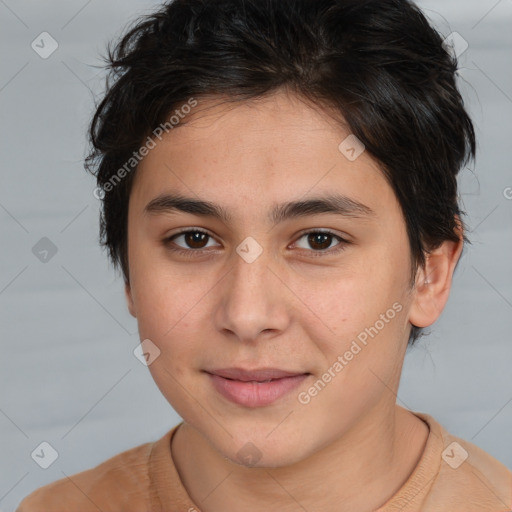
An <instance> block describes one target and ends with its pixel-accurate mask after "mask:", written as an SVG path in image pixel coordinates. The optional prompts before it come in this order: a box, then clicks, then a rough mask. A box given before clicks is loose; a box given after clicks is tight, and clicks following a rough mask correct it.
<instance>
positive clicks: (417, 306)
mask: <svg viewBox="0 0 512 512" xmlns="http://www.w3.org/2000/svg"><path fill="white" fill-rule="evenodd" d="M457 225H458V227H457V230H456V233H457V236H458V237H459V240H458V242H453V241H451V240H445V241H444V242H443V243H442V244H441V245H440V246H439V247H438V248H437V249H433V250H432V251H431V252H429V253H428V254H427V255H426V262H425V268H420V269H418V273H417V275H416V282H415V287H414V290H413V292H412V293H413V295H414V299H413V302H412V306H411V309H410V312H409V322H410V323H411V324H412V325H415V326H416V327H428V326H429V325H432V324H433V323H434V322H435V321H436V320H437V319H438V318H439V316H440V315H441V312H442V311H443V309H444V307H445V305H446V302H447V301H448V296H449V294H450V288H451V284H452V277H453V272H454V271H455V267H456V265H457V262H458V260H459V258H460V255H461V253H462V248H463V245H464V241H463V228H462V224H461V223H460V220H459V219H458V218H457Z"/></svg>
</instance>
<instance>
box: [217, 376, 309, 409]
mask: <svg viewBox="0 0 512 512" xmlns="http://www.w3.org/2000/svg"><path fill="white" fill-rule="evenodd" d="M208 375H209V376H210V378H211V380H212V383H213V385H214V387H215V389H216V390H217V391H218V392H219V393H220V394H221V395H223V396H224V397H225V398H227V399H228V400H231V401H232V402H235V403H236V404H239V405H244V406H246V407H263V406H265V405H269V404H271V403H272V402H275V401H276V400H278V399H279V398H281V397H283V396H284V395H286V394H287V393H289V392H290V391H292V390H293V389H295V388H296V387H297V386H299V385H300V384H301V383H302V382H303V381H304V379H306V377H308V375H294V376H293V377H283V378H282V379H275V380H272V381H271V382H262V383H257V382H243V381H241V380H230V379H225V378H224V377H220V376H219V375H212V374H211V373H210V374H208Z"/></svg>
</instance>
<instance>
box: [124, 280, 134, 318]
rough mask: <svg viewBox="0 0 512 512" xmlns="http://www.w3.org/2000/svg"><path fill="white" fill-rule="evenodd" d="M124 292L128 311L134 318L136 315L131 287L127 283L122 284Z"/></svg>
mask: <svg viewBox="0 0 512 512" xmlns="http://www.w3.org/2000/svg"><path fill="white" fill-rule="evenodd" d="M124 294H125V296H126V303H127V305H128V311H129V312H130V314H131V315H132V316H133V317H134V318H137V315H136V312H135V304H134V303H133V297H132V289H131V286H130V284H129V283H125V284H124Z"/></svg>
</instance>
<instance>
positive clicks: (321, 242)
mask: <svg viewBox="0 0 512 512" xmlns="http://www.w3.org/2000/svg"><path fill="white" fill-rule="evenodd" d="M332 238H333V236H332V235H330V234H329V233H310V234H309V235H308V243H309V245H310V247H311V248H313V249H318V250H324V249H328V248H329V246H330V245H331V242H332Z"/></svg>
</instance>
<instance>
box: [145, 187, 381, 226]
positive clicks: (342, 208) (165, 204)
mask: <svg viewBox="0 0 512 512" xmlns="http://www.w3.org/2000/svg"><path fill="white" fill-rule="evenodd" d="M144 212H145V213H148V214H158V213H175V212H184V213H190V214H192V215H198V216H200V217H211V218H214V219H218V220H220V221H222V222H224V223H225V224H228V223H229V222H231V220H232V219H233V217H232V215H231V214H230V212H229V211H228V210H226V209H225V208H224V207H222V206H221V205H219V204H216V203H212V202H210V201H204V200H201V199H195V198H192V197H185V196H182V195H180V194H164V195H160V196H158V197H156V198H155V199H152V200H151V201H150V202H149V203H148V204H147V205H146V207H145V208H144ZM322 213H330V214H335V215H340V216H343V217H354V218H364V217H369V216H375V215H376V214H375V211H374V210H372V209H371V208H370V207H369V206H367V205H365V204H363V203H361V202H359V201H356V200H354V199H351V198H349V197H347V196H344V195H341V194H329V195H327V196H322V197H312V198H309V199H305V200H303V201H292V202H288V203H282V204H277V205H274V206H273V207H272V209H271V210H270V212H269V216H268V218H269V221H270V222H271V223H273V224H274V225H275V224H279V223H281V222H284V221H286V220H290V219H294V218H298V217H306V216H309V215H319V214H322Z"/></svg>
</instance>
